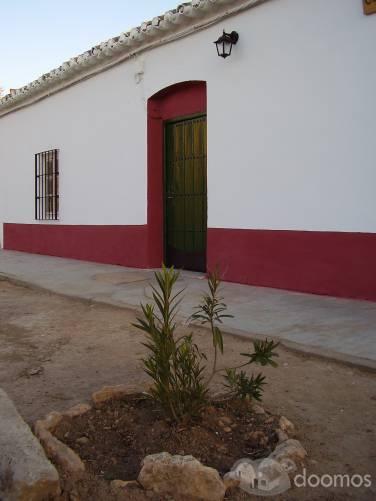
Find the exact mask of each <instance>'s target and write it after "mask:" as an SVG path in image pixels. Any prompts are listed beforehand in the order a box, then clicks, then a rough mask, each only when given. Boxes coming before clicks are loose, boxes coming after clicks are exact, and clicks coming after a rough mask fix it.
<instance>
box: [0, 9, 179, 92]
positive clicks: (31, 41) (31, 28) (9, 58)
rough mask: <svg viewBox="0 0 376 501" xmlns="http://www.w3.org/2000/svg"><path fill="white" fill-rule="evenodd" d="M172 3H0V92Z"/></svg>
mask: <svg viewBox="0 0 376 501" xmlns="http://www.w3.org/2000/svg"><path fill="white" fill-rule="evenodd" d="M178 3H179V1H178V0H101V1H99V0H0V27H1V28H0V87H2V88H3V89H5V90H6V91H8V90H9V89H10V88H15V89H16V88H18V87H22V86H23V85H25V84H27V83H30V82H31V81H32V80H35V79H36V78H38V77H39V76H41V75H43V73H47V72H48V71H50V70H52V69H53V68H56V67H57V66H60V64H61V63H62V62H64V61H66V60H67V59H70V58H71V57H73V56H77V55H78V54H80V53H81V52H85V51H86V50H88V49H90V48H91V47H92V46H93V45H97V44H98V43H100V42H103V41H104V40H107V39H108V38H111V37H113V36H116V35H119V34H120V33H121V32H122V31H127V30H129V29H130V28H133V27H134V26H138V25H140V24H141V23H142V22H143V21H146V20H148V19H151V18H153V17H155V16H157V15H158V14H162V13H164V12H165V11H166V10H169V9H172V8H175V7H176V6H177V4H178Z"/></svg>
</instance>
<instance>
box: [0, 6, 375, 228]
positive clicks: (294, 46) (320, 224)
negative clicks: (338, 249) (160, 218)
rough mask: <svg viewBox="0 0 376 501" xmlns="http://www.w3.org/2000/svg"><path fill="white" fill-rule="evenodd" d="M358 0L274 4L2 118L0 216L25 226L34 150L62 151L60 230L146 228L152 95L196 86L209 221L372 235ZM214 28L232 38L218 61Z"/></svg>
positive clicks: (370, 29)
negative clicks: (202, 106) (203, 109)
mask: <svg viewBox="0 0 376 501" xmlns="http://www.w3.org/2000/svg"><path fill="white" fill-rule="evenodd" d="M361 4H362V2H361V1H360V0H359V1H356V0H330V1H328V0H314V1H312V0H274V1H271V2H268V3H266V4H264V5H261V6H260V7H257V8H253V9H251V10H249V11H246V12H244V13H243V14H241V15H237V16H235V17H232V18H230V19H226V20H225V21H224V22H221V23H219V24H218V25H216V26H212V27H210V28H208V29H206V30H204V31H201V32H198V33H196V34H194V35H192V36H190V37H188V38H184V39H181V40H179V41H175V42H173V43H171V44H168V45H165V46H163V47H160V48H157V49H154V50H152V51H149V52H147V53H145V54H143V55H142V56H139V57H137V58H135V59H134V60H132V61H128V62H125V63H123V64H121V65H119V66H117V67H115V68H113V69H111V70H108V71H106V72H104V73H102V74H100V75H98V76H96V77H94V78H91V79H89V80H87V81H84V82H81V83H79V84H78V85H75V86H72V87H71V88H69V89H66V90H64V91H62V92H60V93H58V94H56V95H54V96H51V97H50V98H48V99H45V100H43V101H40V102H39V103H36V104H34V105H32V106H30V107H27V108H25V109H23V110H21V111H18V112H15V113H12V114H10V115H7V116H5V117H4V118H2V119H0V175H1V184H0V195H1V196H0V223H1V222H11V223H33V222H34V219H33V218H34V153H36V152H39V151H43V150H47V149H51V148H58V149H59V150H60V169H61V180H60V193H61V217H60V223H61V224H108V225H110V224H120V225H121V224H145V223H146V204H147V201H146V153H147V152H146V101H147V98H148V97H149V96H151V95H152V94H154V93H155V92H157V91H158V90H160V89H162V88H164V87H166V86H168V85H171V84H174V83H177V82H180V81H185V80H205V81H207V90H208V202H209V213H208V214H209V215H208V218H209V219H208V225H209V226H211V227H222V228H268V229H299V230H331V231H335V230H338V231H359V232H376V196H375V189H376V188H375V187H376V148H375V144H376V141H375V134H376V128H375V117H376V99H375V89H376V60H375V57H374V49H375V46H376V15H375V16H368V17H366V16H364V15H363V13H362V5H361ZM223 28H225V29H226V30H227V31H231V30H237V31H238V32H239V35H240V41H239V43H238V45H237V46H236V47H235V48H234V51H233V55H232V56H231V57H230V58H228V59H227V60H225V61H224V60H222V59H221V58H218V57H217V56H216V54H215V47H214V45H213V43H212V42H213V40H215V39H216V38H217V37H218V36H219V35H220V33H221V30H222V29H223ZM140 70H143V71H144V76H143V79H142V81H141V82H140V83H136V79H135V73H137V72H139V71H140ZM42 224H45V223H42Z"/></svg>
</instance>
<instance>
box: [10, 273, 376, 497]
mask: <svg viewBox="0 0 376 501" xmlns="http://www.w3.org/2000/svg"><path fill="white" fill-rule="evenodd" d="M134 321H135V314H134V312H133V311H129V310H126V309H121V308H114V307H111V306H104V305H97V304H89V303H85V302H82V301H75V300H72V299H67V298H62V297H59V296H57V295H54V294H49V293H45V292H41V291H35V290H31V289H28V288H25V287H19V286H14V285H12V284H10V283H9V282H7V281H0V386H1V387H2V388H3V389H4V390H5V391H7V392H8V394H9V395H10V397H11V398H13V400H14V402H15V404H16V405H17V407H18V410H19V411H20V413H21V414H22V415H23V417H24V418H25V419H26V420H27V421H28V422H29V423H32V422H33V421H34V420H35V419H39V418H42V417H44V416H45V415H46V414H47V413H48V412H50V411H51V410H57V411H64V410H66V409H68V408H70V407H72V406H73V405H75V404H77V403H80V402H84V401H88V400H89V399H90V395H91V394H92V393H93V392H94V391H97V390H98V389H100V388H101V387H102V386H105V385H116V384H121V383H126V384H130V385H136V384H142V383H144V382H146V380H147V378H146V376H145V375H144V374H143V372H142V369H141V365H140V362H139V360H140V358H141V357H142V356H143V355H144V354H145V350H144V348H143V346H142V345H141V342H142V341H143V336H142V334H141V333H140V332H139V331H137V330H136V329H135V328H133V327H132V325H131V324H132V323H133V322H134ZM184 329H185V327H184V326H181V330H182V331H184ZM194 333H195V338H196V340H197V342H198V344H199V345H200V347H202V349H203V351H207V352H208V353H210V348H211V342H212V341H211V338H210V335H209V333H208V332H207V331H205V330H201V329H194ZM249 343H250V342H249V341H247V340H244V339H240V338H237V337H234V336H225V346H226V351H225V356H224V357H223V366H234V365H236V364H238V363H239V361H241V360H240V358H239V353H242V352H245V351H247V350H248V348H249ZM279 354H280V358H279V368H277V369H271V368H266V369H265V370H264V369H263V372H264V374H265V375H266V376H267V381H268V385H267V387H266V392H265V397H264V402H263V405H264V407H265V408H266V409H267V410H269V411H270V412H271V413H273V414H276V415H280V414H283V415H285V416H287V417H288V418H289V419H291V421H293V423H294V424H295V425H296V428H297V438H298V440H300V441H301V442H302V444H303V446H304V447H305V448H306V449H307V451H308V453H309V459H308V460H307V463H306V467H307V470H308V472H309V473H311V474H316V475H324V474H350V475H352V474H360V475H364V474H371V475H372V477H373V486H372V488H371V489H367V490H362V489H354V488H350V489H339V488H337V489H336V488H329V489H323V488H304V489H303V488H301V489H293V490H291V491H289V492H288V493H286V494H284V495H283V500H290V499H299V500H306V499H307V500H353V499H356V500H360V501H363V500H374V499H376V375H375V374H374V373H371V372H367V371H360V370H358V369H356V368H353V367H350V366H346V365H342V364H338V363H334V362H329V361H326V360H322V359H319V358H316V357H312V356H309V355H303V354H298V353H294V352H290V351H288V350H285V349H284V348H280V349H279ZM36 369H37V370H36ZM220 382H221V381H220V380H217V381H215V382H214V386H213V389H214V390H216V389H219V384H220ZM145 434H149V430H145ZM102 487H103V489H102V490H100V489H99V488H98V489H97V491H96V492H93V491H90V490H88V491H87V492H88V494H87V497H86V499H88V500H89V499H90V500H91V501H92V500H94V499H95V500H99V501H101V500H102V499H103V500H107V499H109V498H108V495H107V494H108V492H107V490H106V489H107V487H106V482H105V481H104V482H103V486H102ZM239 496H240V497H239ZM239 496H238V499H247V497H246V495H244V496H243V495H239ZM242 496H243V497H242ZM82 499H85V498H82ZM129 499H130V498H129ZM232 499H235V498H232Z"/></svg>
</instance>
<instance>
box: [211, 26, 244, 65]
mask: <svg viewBox="0 0 376 501" xmlns="http://www.w3.org/2000/svg"><path fill="white" fill-rule="evenodd" d="M238 40H239V35H238V33H237V32H236V31H232V32H231V33H226V32H225V31H224V30H223V35H221V36H220V37H219V38H218V40H216V41H215V42H214V43H215V45H216V47H217V52H218V56H220V57H223V58H224V59H226V57H228V56H231V51H232V46H233V45H236V43H237V41H238Z"/></svg>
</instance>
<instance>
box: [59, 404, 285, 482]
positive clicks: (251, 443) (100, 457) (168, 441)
mask: <svg viewBox="0 0 376 501" xmlns="http://www.w3.org/2000/svg"><path fill="white" fill-rule="evenodd" d="M277 423H278V419H277V418H276V417H273V416H269V415H267V414H264V415H256V414H254V413H253V412H252V409H251V407H250V405H249V404H247V403H246V402H239V401H226V402H222V403H214V404H213V405H210V406H208V407H207V408H206V409H205V410H204V411H203V412H202V414H201V416H199V417H197V418H196V419H193V420H190V421H185V422H181V423H179V424H177V423H173V422H171V421H170V420H168V419H167V420H166V417H165V415H164V414H163V412H162V411H161V410H160V409H159V408H158V407H157V406H156V405H155V404H154V403H153V402H151V401H150V400H149V399H146V398H145V397H143V396H142V395H139V396H134V397H128V398H126V399H124V400H121V401H112V402H108V403H106V404H105V405H104V406H102V407H101V408H99V409H95V408H94V409H92V410H91V411H89V412H87V413H86V414H84V415H83V416H80V417H78V418H75V419H73V420H72V419H71V420H67V419H66V420H64V421H63V422H62V423H61V424H60V425H59V426H58V427H57V429H56V430H55V432H54V435H55V436H56V437H57V438H58V439H59V440H61V441H62V442H65V443H66V444H67V445H68V446H69V447H70V448H71V449H73V450H75V451H76V452H77V453H78V455H79V456H80V458H81V459H83V460H84V462H85V464H86V465H87V468H88V471H89V472H90V473H93V474H95V475H97V476H99V477H101V478H104V479H105V480H115V479H120V480H136V479H137V477H138V474H139V472H140V470H141V463H142V460H143V458H144V457H145V456H147V455H149V454H155V453H158V452H161V451H165V452H169V453H170V454H179V455H182V456H184V455H192V456H194V457H195V458H196V459H198V460H199V461H200V462H202V463H203V464H205V465H206V466H211V467H212V468H215V469H217V470H218V471H219V473H220V474H221V475H224V474H225V473H227V472H228V471H229V470H230V469H231V467H232V466H233V464H234V463H235V461H237V460H238V459H239V458H243V457H248V458H250V459H256V458H259V457H266V456H268V455H269V454H270V452H272V450H274V448H275V445H276V443H277V441H278V437H277V435H276V433H275V429H276V428H277Z"/></svg>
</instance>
